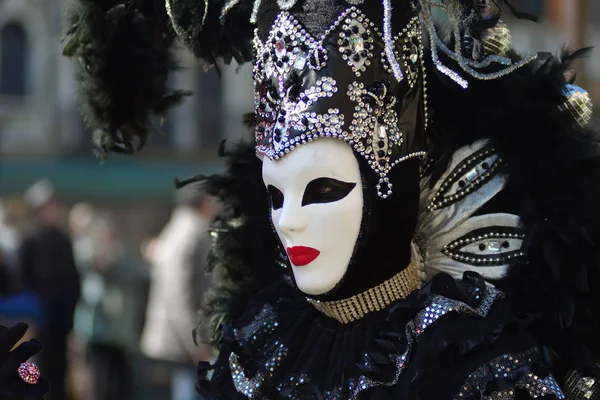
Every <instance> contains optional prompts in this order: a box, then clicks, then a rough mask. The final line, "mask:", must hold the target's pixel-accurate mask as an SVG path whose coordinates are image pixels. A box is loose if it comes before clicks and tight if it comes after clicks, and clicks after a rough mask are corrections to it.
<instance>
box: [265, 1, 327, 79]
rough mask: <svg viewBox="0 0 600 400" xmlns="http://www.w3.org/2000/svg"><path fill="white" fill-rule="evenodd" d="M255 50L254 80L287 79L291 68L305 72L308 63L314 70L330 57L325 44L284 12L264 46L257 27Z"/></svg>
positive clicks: (325, 62) (322, 65)
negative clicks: (324, 46)
mask: <svg viewBox="0 0 600 400" xmlns="http://www.w3.org/2000/svg"><path fill="white" fill-rule="evenodd" d="M254 49H255V52H256V57H255V62H254V79H255V80H258V81H264V80H265V79H267V78H277V79H279V80H281V81H285V80H286V79H287V78H288V77H289V76H290V74H291V73H292V71H302V70H303V69H304V67H305V66H306V65H308V66H309V67H310V68H311V69H314V70H320V69H321V68H323V67H324V66H325V65H327V59H328V56H327V52H326V51H325V49H324V48H323V45H322V43H321V42H318V41H317V40H315V38H313V37H312V35H311V34H309V33H308V32H306V30H305V29H304V28H303V27H302V25H301V24H300V22H299V21H298V20H296V19H295V18H294V17H292V16H291V15H290V14H289V13H287V12H285V11H284V12H282V13H280V14H279V16H278V17H277V20H276V21H275V23H274V24H273V27H272V29H271V32H270V34H269V37H268V38H267V41H266V43H265V44H264V45H263V44H262V43H261V42H260V39H259V38H258V30H255V35H254Z"/></svg>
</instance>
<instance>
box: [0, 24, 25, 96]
mask: <svg viewBox="0 0 600 400" xmlns="http://www.w3.org/2000/svg"><path fill="white" fill-rule="evenodd" d="M26 71H27V38H26V35H25V30H24V29H23V28H22V27H21V26H20V25H18V24H16V23H9V24H8V25H5V26H4V27H3V28H2V30H1V31H0V93H2V94H8V95H17V96H22V95H24V94H25V91H26V83H27V82H26Z"/></svg>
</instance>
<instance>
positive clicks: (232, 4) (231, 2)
mask: <svg viewBox="0 0 600 400" xmlns="http://www.w3.org/2000/svg"><path fill="white" fill-rule="evenodd" d="M239 2H240V0H228V1H227V2H226V3H225V5H224V6H223V8H222V9H221V15H220V16H219V21H221V25H224V24H225V17H227V14H228V13H229V11H231V9H232V8H233V7H235V6H237V5H238V3H239Z"/></svg>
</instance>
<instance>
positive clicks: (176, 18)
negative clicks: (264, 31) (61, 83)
mask: <svg viewBox="0 0 600 400" xmlns="http://www.w3.org/2000/svg"><path fill="white" fill-rule="evenodd" d="M232 4H233V3H231V2H224V1H216V0H215V1H209V0H206V2H202V1H195V0H194V1H191V0H177V1H175V0H170V1H169V2H167V3H165V1H164V0H69V3H68V5H67V16H66V24H67V32H66V40H67V43H66V45H65V48H64V52H63V53H64V55H66V56H68V57H72V58H74V59H75V60H76V61H78V66H79V68H78V72H77V82H78V88H77V95H78V98H79V102H80V103H81V108H82V114H83V119H84V122H85V123H86V125H87V126H88V127H89V128H91V129H92V130H93V142H94V143H95V145H96V146H97V148H98V154H99V155H100V157H102V158H104V157H106V156H107V155H108V153H110V152H115V153H124V154H131V153H134V152H135V151H136V150H138V149H139V148H141V147H142V146H143V145H144V143H145V142H146V140H147V138H148V136H149V134H150V133H151V132H153V131H156V130H158V125H159V123H160V121H161V120H162V119H163V118H164V117H166V116H167V114H168V111H169V110H170V109H172V108H173V107H175V106H176V105H178V104H179V103H180V102H182V101H183V100H184V98H185V97H186V96H187V95H189V94H190V92H187V91H182V90H173V89H171V88H169V87H168V84H167V83H168V78H169V74H170V73H172V72H173V71H175V70H176V69H177V66H176V64H175V61H174V56H173V49H172V48H173V47H174V46H173V43H174V41H175V38H176V37H177V35H178V34H180V35H182V36H181V37H180V39H181V40H182V41H183V42H184V43H185V44H186V45H187V46H188V47H189V48H190V49H191V50H192V51H193V53H194V54H195V55H196V56H197V57H198V58H200V59H202V60H204V61H205V62H207V63H208V64H209V65H214V64H216V63H217V61H218V60H222V61H223V62H225V63H229V62H230V61H231V60H232V59H235V60H236V61H237V62H238V63H243V62H245V61H248V60H250V59H251V58H252V51H251V49H252V46H251V38H252V28H251V24H250V22H249V20H250V13H251V2H248V1H245V2H244V1H240V2H239V3H236V4H235V5H233V6H231V5H232ZM166 5H169V7H168V8H169V10H170V15H171V16H172V18H170V17H169V13H167V7H166ZM226 9H227V10H229V11H228V12H225V11H226ZM205 10H208V13H207V14H206V15H205V14H204V12H205Z"/></svg>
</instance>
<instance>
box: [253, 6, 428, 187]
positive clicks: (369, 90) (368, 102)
mask: <svg viewBox="0 0 600 400" xmlns="http://www.w3.org/2000/svg"><path fill="white" fill-rule="evenodd" d="M263 4H264V6H265V8H266V7H267V2H266V1H265V2H263ZM278 5H279V7H280V8H283V10H281V11H280V12H279V13H277V15H276V17H275V18H274V19H272V16H271V15H272V14H269V12H268V11H264V12H263V7H258V8H257V22H258V28H257V29H256V34H255V39H254V48H255V56H256V57H255V60H254V80H255V82H256V91H255V106H256V108H255V112H256V122H257V123H256V150H257V152H258V153H259V154H261V155H264V156H266V157H269V158H270V159H278V158H280V157H283V156H284V155H285V154H287V153H289V152H290V151H292V150H293V149H294V148H296V147H298V146H301V145H302V144H304V143H307V142H310V141H313V140H315V139H318V138H322V137H333V138H338V139H342V140H344V141H346V142H347V143H348V144H350V145H351V146H352V147H353V148H354V150H355V151H356V152H357V153H358V154H360V155H361V156H364V157H365V158H366V160H367V161H368V163H369V165H370V166H371V168H372V169H373V170H374V171H375V172H376V173H377V174H378V175H379V176H380V180H379V183H378V185H377V189H378V194H379V195H380V196H381V197H384V198H385V197H387V196H389V195H390V194H391V193H392V184H391V182H389V179H388V178H387V174H388V172H389V171H390V170H391V168H392V167H394V166H395V165H396V164H398V163H399V162H401V161H403V160H405V159H408V158H412V157H417V156H424V155H425V154H426V153H425V151H424V150H425V143H424V140H423V129H424V124H426V119H427V117H426V115H427V114H426V108H425V101H424V90H423V88H424V79H425V75H424V67H423V46H422V39H421V24H420V21H419V17H418V15H417V12H416V9H417V8H416V6H415V4H413V3H411V2H406V3H405V4H404V5H403V6H402V7H398V9H399V10H398V11H399V12H397V13H395V14H394V15H395V18H393V20H391V21H389V22H390V24H391V23H393V25H394V26H397V27H398V29H397V30H396V31H394V33H395V34H394V38H393V44H392V47H393V57H392V58H390V57H389V56H388V54H387V53H386V51H385V48H386V44H385V42H384V30H385V29H387V28H386V27H385V26H382V25H381V21H382V18H381V16H380V15H378V13H380V11H381V8H380V7H379V5H376V6H375V7H373V6H371V7H366V6H362V7H358V6H354V5H349V4H346V5H344V4H343V3H340V2H335V1H331V0H330V1H322V2H319V3H317V2H307V3H305V4H303V5H302V7H299V6H293V5H292V4H291V2H287V3H285V4H284V2H281V1H279V2H278ZM321 8H325V9H328V10H331V11H333V12H331V11H330V12H329V13H328V16H329V15H331V16H332V18H331V20H330V22H329V23H328V24H327V23H325V22H324V21H325V20H326V19H327V17H325V18H323V17H324V15H321V14H319V9H321ZM339 10H341V11H339ZM317 17H318V18H319V19H320V21H319V22H320V24H319V25H320V26H318V27H316V26H313V27H312V28H313V29H312V30H311V31H309V30H308V28H305V24H304V23H303V22H302V21H306V20H307V19H309V20H310V19H316V18H317ZM321 21H323V22H321ZM374 21H376V22H374ZM306 25H307V26H310V25H314V24H311V23H310V22H307V23H306Z"/></svg>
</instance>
